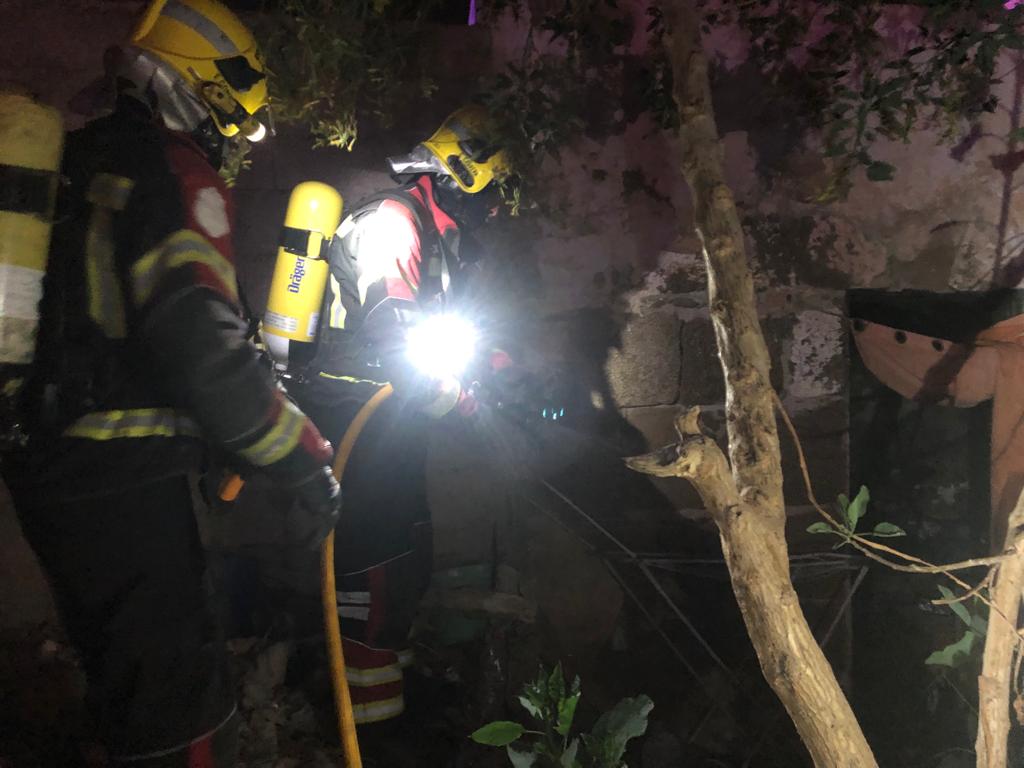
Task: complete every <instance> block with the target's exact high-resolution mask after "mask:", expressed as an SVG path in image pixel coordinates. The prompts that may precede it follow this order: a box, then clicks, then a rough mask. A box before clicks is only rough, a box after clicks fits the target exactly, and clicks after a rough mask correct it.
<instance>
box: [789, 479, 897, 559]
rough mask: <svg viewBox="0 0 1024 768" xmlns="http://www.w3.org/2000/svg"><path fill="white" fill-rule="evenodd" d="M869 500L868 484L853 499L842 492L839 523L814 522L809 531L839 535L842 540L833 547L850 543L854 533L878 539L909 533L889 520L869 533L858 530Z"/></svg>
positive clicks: (877, 525) (838, 504)
mask: <svg viewBox="0 0 1024 768" xmlns="http://www.w3.org/2000/svg"><path fill="white" fill-rule="evenodd" d="M869 501H871V494H870V493H869V492H868V489H867V486H866V485H862V486H861V487H860V490H859V491H857V495H856V496H855V497H854V498H853V501H850V499H849V498H847V496H846V494H843V493H841V494H839V496H838V498H837V499H836V503H837V506H838V507H839V511H840V513H841V514H840V517H839V525H838V526H832V525H830V524H829V523H826V522H818V523H812V524H811V525H809V526H808V527H807V532H808V533H824V534H829V535H832V536H838V537H839V538H840V541H839V543H837V544H836V545H835V546H834V547H833V549H839V548H840V547H842V546H844V545H846V544H849V543H850V542H851V541H852V540H853V537H854V535H857V536H861V537H863V538H876V539H888V538H892V537H894V536H906V535H907V532H906V531H904V530H903V529H902V528H900V527H899V526H898V525H894V524H893V523H887V522H881V523H876V524H875V527H874V528H873V529H871V530H870V531H868V532H867V533H861V532H859V531H858V530H857V525H858V524H859V523H860V521H861V519H862V518H863V517H864V515H866V514H867V512H868V502H869Z"/></svg>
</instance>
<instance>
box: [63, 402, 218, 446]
mask: <svg viewBox="0 0 1024 768" xmlns="http://www.w3.org/2000/svg"><path fill="white" fill-rule="evenodd" d="M200 434H201V433H200V430H199V426H198V425H197V424H196V423H195V422H194V421H192V420H191V419H190V418H188V417H187V416H184V415H182V414H181V413H178V412H177V411H174V410H172V409H170V408H133V409H131V410H126V411H97V412H96V413H89V414H86V415H85V416H83V417H82V418H80V419H79V420H78V421H76V422H75V423H74V424H72V425H71V426H70V427H68V428H67V430H65V432H64V436H65V437H81V438H85V439H87V440H117V439H120V438H126V437H199V436H200Z"/></svg>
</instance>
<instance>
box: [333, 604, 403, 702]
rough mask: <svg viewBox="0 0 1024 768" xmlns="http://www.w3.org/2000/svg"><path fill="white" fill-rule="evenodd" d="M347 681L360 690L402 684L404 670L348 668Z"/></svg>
mask: <svg viewBox="0 0 1024 768" xmlns="http://www.w3.org/2000/svg"><path fill="white" fill-rule="evenodd" d="M339 615H340V614H339ZM345 679H346V680H348V682H349V684H350V685H354V686H357V687H359V688H372V687H373V686H375V685H384V684H385V683H397V682H400V681H401V680H402V668H401V667H400V666H398V665H397V664H389V665H387V666H385V667H374V668H373V669H355V668H354V667H351V666H347V667H345Z"/></svg>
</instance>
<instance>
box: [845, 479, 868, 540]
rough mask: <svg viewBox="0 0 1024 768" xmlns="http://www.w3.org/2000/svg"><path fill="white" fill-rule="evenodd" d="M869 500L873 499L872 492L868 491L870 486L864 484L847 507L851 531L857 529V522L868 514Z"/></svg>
mask: <svg viewBox="0 0 1024 768" xmlns="http://www.w3.org/2000/svg"><path fill="white" fill-rule="evenodd" d="M869 501H871V494H870V493H868V487H867V486H866V485H862V486H861V487H860V490H859V491H857V495H856V496H855V497H854V498H853V501H851V502H850V504H849V506H848V507H847V508H846V519H847V520H848V521H849V523H850V530H851V531H855V530H857V523H858V522H859V521H860V519H861V518H862V517H864V515H866V514H867V512H868V502H869Z"/></svg>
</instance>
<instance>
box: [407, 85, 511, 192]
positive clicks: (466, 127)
mask: <svg viewBox="0 0 1024 768" xmlns="http://www.w3.org/2000/svg"><path fill="white" fill-rule="evenodd" d="M388 162H389V163H390V164H391V168H392V171H393V172H395V173H396V174H399V175H401V174H403V173H439V174H442V175H444V176H447V177H450V178H451V180H452V181H453V182H454V183H455V184H456V185H457V186H458V188H459V189H461V190H462V191H463V192H467V193H469V194H471V195H474V194H476V193H477V192H482V191H483V190H484V188H485V187H487V185H488V184H490V183H491V182H492V181H498V182H499V183H500V182H501V181H503V180H504V179H505V178H506V177H507V176H508V175H509V173H510V171H511V165H510V163H509V160H508V154H507V153H506V152H505V150H504V149H502V148H501V147H500V146H498V145H497V143H496V141H495V136H494V127H493V124H492V121H491V118H490V116H489V115H488V114H487V110H486V109H484V107H482V106H480V105H479V104H470V105H468V106H465V107H462V108H461V109H458V110H456V111H455V112H453V113H452V114H451V115H449V116H448V119H446V120H445V121H444V122H443V123H442V124H441V127H440V128H438V129H437V131H436V132H435V133H434V135H433V136H431V137H430V138H429V139H427V140H426V141H424V142H423V143H422V144H420V145H419V146H417V147H416V148H415V149H414V150H413V151H412V153H410V154H409V155H407V156H406V157H400V158H388Z"/></svg>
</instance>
